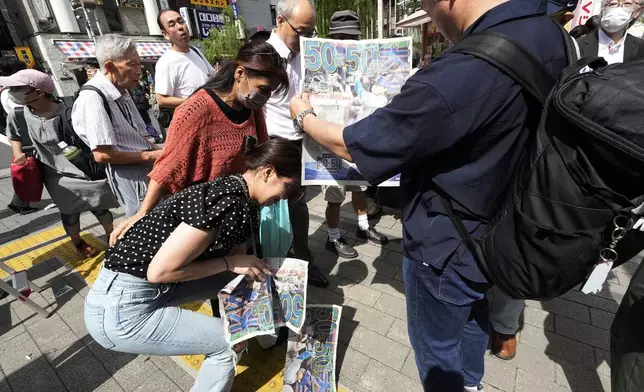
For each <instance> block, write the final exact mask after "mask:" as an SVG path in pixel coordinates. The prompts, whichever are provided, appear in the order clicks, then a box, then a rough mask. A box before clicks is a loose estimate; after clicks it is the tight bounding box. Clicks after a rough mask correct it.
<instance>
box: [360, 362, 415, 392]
mask: <svg viewBox="0 0 644 392" xmlns="http://www.w3.org/2000/svg"><path fill="white" fill-rule="evenodd" d="M383 360H386V359H385V358H383ZM386 362H387V363H389V361H386ZM398 370H400V369H398ZM359 385H360V386H362V387H363V388H365V389H366V390H367V391H370V392H391V391H405V392H416V391H418V392H422V390H423V387H422V386H421V385H420V383H419V382H417V381H414V380H412V379H411V378H409V377H407V376H404V375H402V374H400V373H398V371H397V370H395V369H392V368H391V367H389V366H387V365H384V364H382V363H381V362H379V361H377V360H374V359H372V360H371V362H369V365H368V366H367V370H366V371H365V373H364V374H363V375H362V377H361V378H360V383H359Z"/></svg>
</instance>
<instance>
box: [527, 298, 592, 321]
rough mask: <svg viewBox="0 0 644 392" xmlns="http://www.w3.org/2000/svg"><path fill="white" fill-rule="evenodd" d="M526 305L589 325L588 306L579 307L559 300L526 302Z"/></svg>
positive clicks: (573, 303)
mask: <svg viewBox="0 0 644 392" xmlns="http://www.w3.org/2000/svg"><path fill="white" fill-rule="evenodd" d="M526 305H527V306H530V307H533V308H537V309H542V310H545V311H546V312H549V313H554V314H560V315H562V316H566V317H568V318H571V319H574V320H578V321H581V322H582V323H586V324H590V313H589V311H588V306H585V305H581V304H578V303H576V302H571V301H567V300H565V299H561V298H553V299H551V300H549V301H543V302H540V301H532V300H527V301H526Z"/></svg>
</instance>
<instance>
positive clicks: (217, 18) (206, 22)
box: [195, 10, 225, 38]
mask: <svg viewBox="0 0 644 392" xmlns="http://www.w3.org/2000/svg"><path fill="white" fill-rule="evenodd" d="M195 12H196V14H197V26H199V37H200V38H207V37H208V35H209V34H210V30H211V29H214V28H217V27H220V26H221V25H223V24H224V22H225V20H224V15H221V14H218V13H215V12H209V11H200V10H195Z"/></svg>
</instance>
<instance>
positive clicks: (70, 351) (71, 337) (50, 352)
mask: <svg viewBox="0 0 644 392" xmlns="http://www.w3.org/2000/svg"><path fill="white" fill-rule="evenodd" d="M39 348H40V351H41V352H42V353H43V355H44V356H45V358H46V359H47V360H48V361H49V362H51V363H52V366H55V363H57V362H63V361H65V360H66V358H68V357H70V358H71V357H73V356H74V355H75V354H76V353H78V352H79V351H81V350H82V349H84V348H85V344H83V342H82V341H80V339H79V338H78V337H77V336H76V335H75V334H74V333H73V332H71V331H70V332H67V333H66V334H64V335H62V336H60V337H59V338H57V339H54V340H52V341H50V342H47V343H45V344H41V345H40V346H39Z"/></svg>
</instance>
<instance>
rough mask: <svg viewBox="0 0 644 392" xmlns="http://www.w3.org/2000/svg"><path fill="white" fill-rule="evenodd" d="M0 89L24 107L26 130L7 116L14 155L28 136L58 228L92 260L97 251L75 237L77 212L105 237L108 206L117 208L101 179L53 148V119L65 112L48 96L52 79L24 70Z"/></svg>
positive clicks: (109, 220)
mask: <svg viewBox="0 0 644 392" xmlns="http://www.w3.org/2000/svg"><path fill="white" fill-rule="evenodd" d="M0 86H3V87H5V88H7V87H8V88H9V98H10V99H11V100H12V101H13V102H15V103H17V104H19V105H23V106H24V112H23V113H24V121H25V123H26V127H20V126H19V125H18V122H17V121H16V112H14V113H11V114H9V117H8V119H7V133H8V134H9V135H10V138H11V145H12V148H13V150H14V154H17V153H18V154H20V153H22V141H23V140H25V135H24V134H23V133H24V132H25V131H26V132H27V133H28V136H29V139H30V141H31V144H32V146H33V147H34V149H35V154H34V156H35V157H36V159H38V161H39V162H40V163H41V165H40V167H41V168H42V173H43V182H44V183H45V187H46V188H47V192H48V193H49V196H50V197H51V199H52V201H53V202H54V203H55V204H56V206H57V207H58V209H59V210H60V217H61V220H62V223H63V228H64V229H65V232H66V233H67V235H68V236H69V237H70V238H71V240H72V243H73V244H74V246H75V247H76V250H77V251H78V253H80V254H81V255H82V256H84V257H92V256H94V255H95V254H96V253H97V252H96V250H95V249H94V248H93V247H92V246H90V245H89V244H87V243H86V242H85V241H83V239H82V238H81V236H80V232H81V229H80V214H81V213H83V212H87V211H90V212H92V214H94V216H95V217H96V219H97V220H98V221H99V222H100V223H101V225H102V226H103V228H104V229H105V235H106V236H107V238H109V236H110V234H111V232H112V214H111V213H110V208H117V207H118V202H117V201H116V199H115V198H114V195H113V194H112V191H111V190H110V186H109V184H108V183H107V181H106V180H105V179H102V180H95V181H92V180H90V179H89V178H88V177H87V175H86V174H85V172H83V171H82V170H81V169H80V168H79V167H77V166H76V165H75V164H73V163H72V162H70V161H69V160H68V159H67V158H66V157H65V154H64V153H63V148H64V147H65V146H62V147H61V145H60V144H59V142H60V141H61V140H60V139H59V136H58V135H59V132H58V131H57V130H58V127H59V126H60V122H59V121H56V120H57V119H58V117H59V115H61V114H63V113H64V111H65V105H64V104H63V103H61V102H60V101H59V100H58V99H57V98H56V97H54V95H53V94H54V81H53V80H52V79H51V77H50V76H49V75H47V74H45V73H42V72H40V71H36V70H33V69H25V70H22V71H19V72H17V73H15V74H13V75H11V76H7V77H2V78H0Z"/></svg>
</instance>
